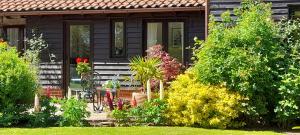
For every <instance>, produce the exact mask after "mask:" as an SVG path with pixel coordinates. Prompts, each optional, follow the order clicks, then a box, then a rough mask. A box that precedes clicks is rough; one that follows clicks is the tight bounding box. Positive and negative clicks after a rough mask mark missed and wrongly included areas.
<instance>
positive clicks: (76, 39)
mask: <svg viewBox="0 0 300 135" xmlns="http://www.w3.org/2000/svg"><path fill="white" fill-rule="evenodd" d="M89 57H90V26H89V25H70V84H69V87H70V88H71V89H72V90H81V89H82V87H81V85H80V84H81V83H80V76H79V75H78V74H77V71H76V66H77V63H76V59H77V58H86V59H88V58H89Z"/></svg>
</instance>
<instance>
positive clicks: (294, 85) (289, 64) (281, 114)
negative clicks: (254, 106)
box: [274, 20, 300, 128]
mask: <svg viewBox="0 0 300 135" xmlns="http://www.w3.org/2000/svg"><path fill="white" fill-rule="evenodd" d="M278 33H279V37H280V39H281V43H282V46H283V47H284V51H285V53H284V54H285V57H284V60H283V61H282V63H283V64H282V65H283V66H281V67H284V68H281V69H282V70H281V72H282V73H280V74H279V76H280V78H281V81H280V82H279V85H278V86H279V89H278V90H279V92H278V101H277V104H276V107H275V110H274V111H275V113H276V121H277V122H278V125H280V126H281V127H283V128H287V127H291V126H292V124H294V122H295V120H296V119H299V118H300V112H299V107H300V96H299V95H300V71H299V68H300V63H299V57H300V20H283V21H281V22H280V23H279V31H278Z"/></svg>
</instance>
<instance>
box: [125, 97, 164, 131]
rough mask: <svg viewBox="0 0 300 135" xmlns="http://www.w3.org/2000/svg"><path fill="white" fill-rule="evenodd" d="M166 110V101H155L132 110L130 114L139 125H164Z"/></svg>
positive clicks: (147, 102)
mask: <svg viewBox="0 0 300 135" xmlns="http://www.w3.org/2000/svg"><path fill="white" fill-rule="evenodd" d="M166 108H167V104H166V103H165V101H163V100H160V99H154V100H151V101H150V102H149V101H146V102H145V103H144V104H143V105H142V106H138V107H136V108H133V109H131V111H130V114H131V116H132V117H133V118H134V119H135V122H136V124H138V125H164V124H165V123H166V118H165V112H166Z"/></svg>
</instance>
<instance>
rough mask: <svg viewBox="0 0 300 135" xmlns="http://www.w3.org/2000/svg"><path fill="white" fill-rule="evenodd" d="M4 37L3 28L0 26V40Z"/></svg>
mask: <svg viewBox="0 0 300 135" xmlns="http://www.w3.org/2000/svg"><path fill="white" fill-rule="evenodd" d="M3 39H4V31H3V28H1V27H0V40H3Z"/></svg>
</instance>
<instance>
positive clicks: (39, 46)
mask: <svg viewBox="0 0 300 135" xmlns="http://www.w3.org/2000/svg"><path fill="white" fill-rule="evenodd" d="M25 41H26V43H27V45H28V46H27V48H26V49H25V53H24V56H23V57H24V58H25V60H26V61H27V62H29V63H30V64H31V68H32V69H33V70H35V71H36V74H37V76H39V75H40V72H39V66H40V59H41V56H40V55H41V53H42V52H43V51H44V50H46V49H47V48H48V44H47V42H46V41H45V40H44V38H43V34H37V32H36V30H32V35H31V37H30V38H28V39H26V40H25ZM54 58H55V55H54V54H50V53H49V59H50V61H51V62H53V61H54ZM38 87H39V88H40V87H41V86H40V85H39V86H38ZM39 106H40V105H39V97H38V94H37V93H36V96H35V110H36V111H39Z"/></svg>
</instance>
